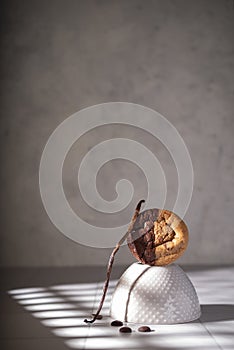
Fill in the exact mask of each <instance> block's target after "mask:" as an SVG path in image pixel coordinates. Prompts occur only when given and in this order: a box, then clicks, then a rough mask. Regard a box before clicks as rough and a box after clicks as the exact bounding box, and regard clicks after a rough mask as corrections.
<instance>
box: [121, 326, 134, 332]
mask: <svg viewBox="0 0 234 350" xmlns="http://www.w3.org/2000/svg"><path fill="white" fill-rule="evenodd" d="M119 331H120V332H121V333H132V330H131V328H130V327H121V328H120V329H119Z"/></svg>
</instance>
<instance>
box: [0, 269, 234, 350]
mask: <svg viewBox="0 0 234 350" xmlns="http://www.w3.org/2000/svg"><path fill="white" fill-rule="evenodd" d="M125 268H126V267H115V268H114V271H113V272H114V273H113V278H112V280H111V283H110V288H109V291H108V294H107V298H106V302H105V304H104V307H103V311H102V315H103V319H102V320H98V321H96V323H94V324H92V325H87V324H85V323H84V322H83V320H84V318H85V317H87V316H89V315H90V314H91V313H92V312H94V311H96V308H97V305H98V303H99V299H100V295H101V292H102V285H103V280H104V277H105V268H104V267H93V268H91V267H83V268H61V269H59V268H58V269H46V268H45V269H7V270H2V271H1V276H2V283H1V335H0V348H1V349H3V350H9V349H11V350H16V349H17V350H20V349H24V350H27V349H30V350H31V349H34V350H37V349H43V350H44V349H51V350H52V349H56V350H61V349H63V350H64V349H136V350H140V349H161V350H172V349H178V350H179V349H180V350H181V349H186V350H195V349H205V350H206V349H207V350H213V349H214V350H216V349H224V350H231V349H234V267H193V268H192V267H191V268H189V267H186V268H184V269H185V271H186V273H187V274H188V276H189V277H190V279H191V281H192V282H193V284H194V286H195V288H196V291H197V294H198V297H199V301H200V304H201V307H202V316H201V318H200V319H199V320H197V321H195V322H191V323H187V324H178V325H155V326H152V325H151V326H150V327H151V329H152V330H153V332H151V333H139V332H138V331H137V328H138V327H139V325H134V324H131V325H130V327H131V328H132V330H133V332H132V333H131V334H121V333H119V331H118V328H116V327H111V326H110V322H111V319H110V318H109V317H108V312H109V305H110V300H111V293H112V291H113V288H114V286H115V284H116V282H117V279H118V277H119V276H120V275H121V273H122V272H123V271H124V270H125Z"/></svg>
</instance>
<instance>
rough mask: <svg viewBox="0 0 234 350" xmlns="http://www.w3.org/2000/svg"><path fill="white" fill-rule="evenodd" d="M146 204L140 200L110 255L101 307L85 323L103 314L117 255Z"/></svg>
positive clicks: (91, 321) (93, 320)
mask: <svg viewBox="0 0 234 350" xmlns="http://www.w3.org/2000/svg"><path fill="white" fill-rule="evenodd" d="M144 202H145V200H144V199H142V200H140V202H139V203H138V204H137V206H136V209H135V212H134V214H133V217H132V219H131V222H130V225H129V227H128V230H127V232H126V233H125V234H124V235H123V237H122V238H121V239H120V241H119V242H118V243H117V244H116V246H115V248H114V249H113V251H112V253H111V255H110V258H109V262H108V265H107V272H106V280H105V283H104V286H103V293H102V298H101V301H100V304H99V307H98V309H97V312H96V313H95V315H94V317H93V318H92V319H91V320H87V319H85V320H84V322H85V323H93V322H95V320H96V319H97V317H98V315H99V314H100V312H101V310H102V306H103V303H104V301H105V297H106V293H107V289H108V286H109V281H110V275H111V271H112V266H113V263H114V258H115V254H116V253H117V252H118V250H119V248H120V246H121V245H122V244H123V242H124V241H125V239H126V238H127V236H128V235H129V232H131V230H132V228H133V225H134V223H135V221H136V218H137V217H138V215H139V212H140V209H141V205H142V203H144Z"/></svg>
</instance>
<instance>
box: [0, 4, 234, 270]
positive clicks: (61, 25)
mask: <svg viewBox="0 0 234 350" xmlns="http://www.w3.org/2000/svg"><path fill="white" fill-rule="evenodd" d="M1 3H2V9H1V16H2V18H1V127H0V133H1V137H0V142H1V198H2V199H1V231H0V234H1V265H2V266H47V265H51V266H52V265H58V266H59V265H80V264H93V263H94V262H95V263H96V264H106V261H107V259H108V256H109V253H110V249H93V248H88V247H83V246H80V245H78V244H76V243H74V242H72V241H70V240H69V239H67V238H66V237H64V236H63V235H62V234H61V233H60V232H58V231H57V229H56V228H55V227H54V226H53V225H52V224H51V222H50V220H49V218H48V216H47V214H46V212H45V210H44V208H43V205H42V202H41V199H40V194H39V186H38V169H39V162H40V157H41V153H42V151H43V148H44V146H45V143H46V141H47V139H48V137H49V135H50V134H51V133H52V132H53V130H54V129H55V128H56V126H57V125H58V124H59V123H61V122H62V121H63V120H64V119H65V118H66V117H68V116H69V115H71V114H73V113H75V112H76V111H78V110H80V109H82V108H84V107H88V106H90V105H94V104H97V103H102V102H109V101H129V102H135V103H139V104H142V105H145V106H148V107H151V108H153V109H156V110H157V111H158V112H160V113H161V114H163V115H164V116H166V117H167V118H168V120H170V121H171V122H172V123H173V124H174V125H175V127H176V128H177V129H178V131H179V132H180V133H181V135H182V137H183V138H184V140H185V142H186V144H187V146H188V148H189V151H190V154H191V157H192V161H193V165H194V173H195V188H194V195H193V198H192V202H191V205H190V207H189V211H188V213H187V215H186V218H185V219H186V222H187V224H188V226H189V228H190V245H189V248H188V250H187V252H186V253H185V255H184V256H183V257H182V258H181V260H180V262H181V263H193V264H194V263H195V264H196V263H198V264H199V263H209V264H213V263H216V264H217V263H218V264H225V263H231V262H234V254H233V251H234V229H233V202H234V138H233V131H234V117H233V112H234V83H233V81H234V67H233V65H234V44H233V43H234V41H233V34H234V10H233V2H232V1H223V0H206V1H201V0H200V1H199V0H198V1H192V0H190V1H187V0H174V1H168V0H165V1H157V0H155V1H150V0H148V1H135V0H132V1H129V0H125V1H122V0H120V1H113V0H112V1H107V0H105V1H89V0H88V1H78V0H76V1H71V0H69V1H67V0H66V1H65V0H64V1H39V0H38V1H11V0H10V1H3V2H1ZM116 136H123V137H132V138H135V139H136V140H139V141H140V142H142V143H144V144H145V145H146V146H147V147H149V148H150V149H152V150H154V151H155V153H156V154H157V155H158V158H159V159H160V160H161V162H162V166H163V168H164V169H165V172H166V174H167V177H168V184H169V185H168V186H169V198H168V203H170V201H172V200H173V198H174V196H175V188H176V186H177V180H176V172H175V169H173V167H172V165H171V160H170V159H169V157H168V155H167V154H166V152H165V150H164V149H163V148H162V147H161V146H160V145H158V144H157V141H155V140H153V139H151V138H150V137H149V135H146V134H144V133H143V134H141V133H140V132H139V130H136V129H134V128H130V127H129V128H126V129H125V130H123V129H120V128H119V127H118V126H116V127H115V128H114V129H113V127H106V128H104V129H100V130H95V131H94V132H91V133H89V134H88V135H86V137H83V138H82V139H81V140H79V142H77V144H76V145H74V147H73V149H72V151H71V154H70V155H69V156H68V159H67V160H66V167H65V170H64V184H65V190H66V194H67V196H68V198H69V200H70V201H71V205H73V207H74V208H75V210H77V211H79V213H80V215H81V216H82V217H83V218H84V219H85V220H88V221H89V222H91V223H93V224H95V223H96V224H98V225H103V226H108V224H110V226H111V225H114V224H115V220H117V221H118V220H120V219H119V218H118V219H116V216H105V217H104V218H101V217H100V215H98V214H97V213H95V212H92V210H90V209H89V208H87V207H86V206H85V205H84V203H82V202H81V201H80V198H79V196H78V194H77V196H76V195H75V194H74V193H75V189H74V188H75V187H74V186H75V183H74V174H73V173H72V170H71V169H72V166H73V164H74V161H77V160H78V159H82V156H83V155H84V154H85V153H86V152H87V150H88V149H89V148H90V147H91V146H92V145H95V144H96V143H97V142H98V141H100V140H102V139H104V138H111V137H116ZM157 151H158V152H157ZM118 162H119V161H115V162H113V164H110V165H109V166H107V167H106V169H103V173H102V174H100V176H99V177H98V185H99V187H100V192H101V193H102V194H103V196H104V197H105V198H106V199H113V197H112V196H113V186H114V183H115V177H116V179H117V180H118V179H119V177H120V178H121V174H122V172H121V171H123V169H124V171H123V173H124V176H126V177H127V178H132V177H133V183H134V184H135V185H136V186H138V189H137V191H138V192H137V194H136V198H137V197H141V196H142V195H144V193H146V188H145V181H143V180H144V176H143V174H142V173H141V172H139V170H137V169H136V168H135V167H134V165H133V164H125V165H126V166H125V165H122V167H120V163H118ZM116 169H117V170H119V171H120V175H116ZM104 170H105V171H104ZM125 173H126V174H125ZM133 175H134V176H133ZM110 179H112V180H111V181H110ZM113 179H114V180H113ZM112 182H113V183H112ZM108 183H109V186H108ZM134 205H135V203H131V205H130V207H129V208H128V210H127V212H125V213H122V214H121V220H123V223H126V222H127V221H128V220H129V217H130V215H131V211H132V210H133V207H134ZM118 222H119V221H118ZM131 261H134V259H133V258H132V257H131V255H130V253H129V252H128V250H127V248H126V247H123V248H122V249H121V252H120V253H119V255H118V257H117V258H116V263H118V264H121V263H130V262H131Z"/></svg>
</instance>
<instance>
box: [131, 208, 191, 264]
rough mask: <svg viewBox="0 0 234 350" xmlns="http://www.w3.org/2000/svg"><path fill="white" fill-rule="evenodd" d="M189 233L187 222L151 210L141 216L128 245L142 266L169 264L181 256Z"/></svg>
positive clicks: (162, 211) (170, 213)
mask: <svg viewBox="0 0 234 350" xmlns="http://www.w3.org/2000/svg"><path fill="white" fill-rule="evenodd" d="M180 222H182V226H181V224H180ZM181 227H182V228H183V230H182V231H181ZM177 228H178V230H177ZM186 230H187V228H186V225H185V224H184V222H183V221H182V220H181V219H180V218H179V217H178V216H177V215H175V214H174V213H172V212H171V211H169V210H160V209H156V208H155V209H148V210H145V211H143V212H142V213H140V214H139V215H138V217H137V219H136V221H135V223H134V225H133V228H132V230H131V232H130V233H129V236H128V238H127V243H128V246H129V248H130V250H131V252H132V254H133V255H134V256H135V257H136V259H137V260H139V261H140V262H141V263H143V264H148V265H159V264H160V265H164V264H165V265H166V264H168V263H170V262H171V261H174V260H175V259H176V258H177V255H178V257H179V256H180V255H181V254H182V251H184V249H185V248H186V246H187V242H185V241H186V240H187V232H185V231H186ZM183 233H185V236H186V237H184V235H183ZM181 242H182V243H183V242H184V244H181ZM175 254H177V255H175ZM164 256H165V259H163V258H164ZM170 256H171V257H170Z"/></svg>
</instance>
